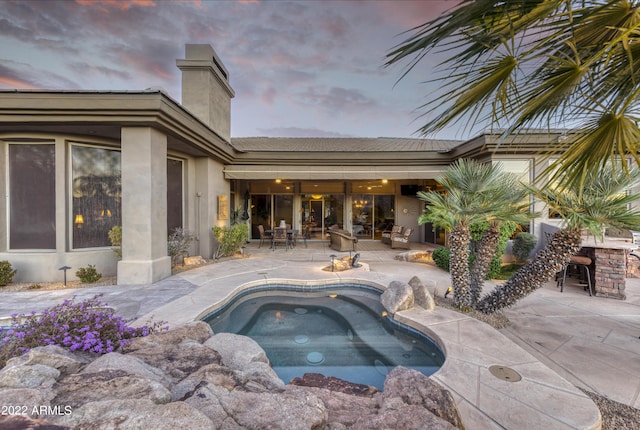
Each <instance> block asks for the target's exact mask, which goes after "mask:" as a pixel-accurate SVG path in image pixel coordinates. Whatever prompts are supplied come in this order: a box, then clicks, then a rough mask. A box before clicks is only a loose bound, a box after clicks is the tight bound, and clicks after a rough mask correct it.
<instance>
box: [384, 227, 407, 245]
mask: <svg viewBox="0 0 640 430" xmlns="http://www.w3.org/2000/svg"><path fill="white" fill-rule="evenodd" d="M402 230H404V226H402V225H394V226H393V227H391V230H384V231H383V232H382V237H381V238H380V242H382V243H386V244H387V245H390V244H391V235H392V234H393V233H402Z"/></svg>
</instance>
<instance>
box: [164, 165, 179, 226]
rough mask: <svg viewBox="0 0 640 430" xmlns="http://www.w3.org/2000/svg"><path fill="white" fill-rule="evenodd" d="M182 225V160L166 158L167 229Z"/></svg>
mask: <svg viewBox="0 0 640 430" xmlns="http://www.w3.org/2000/svg"><path fill="white" fill-rule="evenodd" d="M178 227H182V161H181V160H172V159H168V160H167V231H168V232H169V234H171V233H173V231H174V230H175V229H176V228H178Z"/></svg>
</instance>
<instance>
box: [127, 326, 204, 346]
mask: <svg viewBox="0 0 640 430" xmlns="http://www.w3.org/2000/svg"><path fill="white" fill-rule="evenodd" d="M211 336H213V330H212V329H211V326H210V325H209V324H207V323H205V322H203V321H195V322H190V323H187V324H185V325H182V326H179V327H172V328H171V330H162V331H157V332H154V333H152V334H150V335H149V336H145V337H137V338H134V339H132V340H131V342H130V343H129V344H128V345H127V347H126V349H125V351H126V352H131V351H136V350H138V349H141V348H147V347H149V346H157V345H177V344H179V343H180V342H182V341H184V340H186V339H191V340H195V341H196V342H199V343H203V342H204V341H206V340H207V339H209V338H210V337H211Z"/></svg>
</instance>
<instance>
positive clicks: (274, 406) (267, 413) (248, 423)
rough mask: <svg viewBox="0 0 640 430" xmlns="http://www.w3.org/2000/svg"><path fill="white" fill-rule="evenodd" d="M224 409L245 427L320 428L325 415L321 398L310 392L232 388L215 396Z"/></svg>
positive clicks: (286, 429)
mask: <svg viewBox="0 0 640 430" xmlns="http://www.w3.org/2000/svg"><path fill="white" fill-rule="evenodd" d="M218 400H219V401H220V404H221V405H222V407H223V408H224V409H225V411H227V413H228V414H229V415H230V416H232V417H233V420H234V421H235V422H236V423H238V424H239V425H240V426H242V427H244V428H247V429H267V428H268V429H282V430H290V429H310V430H311V429H321V428H323V427H324V426H325V425H326V423H327V419H328V412H327V409H326V407H325V405H324V403H322V401H321V400H320V399H319V398H318V397H316V396H314V395H313V394H311V393H310V392H300V393H296V395H292V394H291V393H287V392H286V391H285V392H262V393H251V392H243V391H240V390H234V391H231V392H228V394H227V395H224V396H222V397H220V398H219V399H218Z"/></svg>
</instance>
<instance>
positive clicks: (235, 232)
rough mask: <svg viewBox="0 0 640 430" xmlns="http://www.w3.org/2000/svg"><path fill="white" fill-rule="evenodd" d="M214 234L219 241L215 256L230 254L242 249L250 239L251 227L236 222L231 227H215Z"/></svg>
mask: <svg viewBox="0 0 640 430" xmlns="http://www.w3.org/2000/svg"><path fill="white" fill-rule="evenodd" d="M211 230H212V231H213V236H214V237H215V238H216V240H217V242H218V246H217V249H216V251H215V252H214V253H213V258H220V257H225V256H230V255H233V254H235V253H236V252H238V251H240V249H241V248H242V247H243V246H244V245H245V244H246V243H247V241H248V240H249V228H248V227H247V225H246V224H234V225H232V226H231V227H217V226H216V227H213V228H212V229H211Z"/></svg>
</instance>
